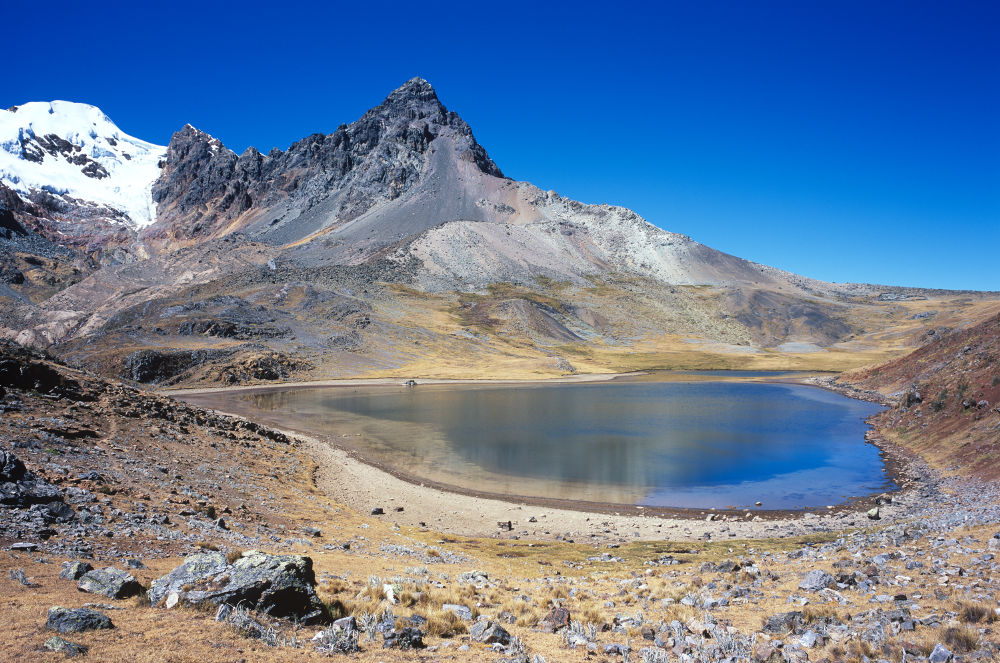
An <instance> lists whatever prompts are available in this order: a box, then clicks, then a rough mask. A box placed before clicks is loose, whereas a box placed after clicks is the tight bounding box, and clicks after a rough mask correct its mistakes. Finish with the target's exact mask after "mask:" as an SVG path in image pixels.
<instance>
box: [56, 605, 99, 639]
mask: <svg viewBox="0 0 1000 663" xmlns="http://www.w3.org/2000/svg"><path fill="white" fill-rule="evenodd" d="M114 627H115V626H114V624H112V623H111V618H110V617H108V616H107V615H105V614H104V613H101V612H97V611H96V610H88V609H87V608H63V607H62V606H55V607H52V608H49V616H48V619H47V620H46V621H45V628H47V629H49V630H50V631H58V632H59V633H80V632H82V631H97V630H100V629H108V628H114Z"/></svg>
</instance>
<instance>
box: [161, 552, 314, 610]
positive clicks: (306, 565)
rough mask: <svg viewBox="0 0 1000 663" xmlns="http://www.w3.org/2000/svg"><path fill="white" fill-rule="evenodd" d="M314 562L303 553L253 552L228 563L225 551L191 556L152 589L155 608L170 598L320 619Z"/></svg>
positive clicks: (195, 603) (193, 602) (190, 602)
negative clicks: (170, 596)
mask: <svg viewBox="0 0 1000 663" xmlns="http://www.w3.org/2000/svg"><path fill="white" fill-rule="evenodd" d="M315 586H316V574H315V573H314V572H313V568H312V560H311V559H310V558H308V557H303V556H302V555H268V554H266V553H262V552H259V551H248V552H245V553H243V555H242V556H241V557H239V558H238V559H236V560H235V561H233V563H232V564H229V563H227V562H226V557H225V555H223V554H222V553H214V552H213V553H204V554H198V555H191V556H190V557H188V558H187V559H186V560H185V561H184V563H183V564H181V565H180V566H178V567H177V568H176V569H174V570H173V571H171V572H170V573H169V574H168V575H165V576H163V577H162V578H159V579H157V580H154V581H153V583H152V586H151V587H150V590H149V599H150V602H151V603H152V604H153V605H154V606H156V605H160V604H162V603H164V602H165V601H166V600H167V598H168V596H169V595H171V594H176V595H177V597H178V598H179V599H180V600H181V601H183V602H186V603H189V604H194V605H197V604H200V603H212V604H228V605H244V606H246V607H248V608H250V609H252V610H256V611H258V612H263V613H267V614H269V615H272V616H274V617H292V618H295V619H298V620H302V621H304V622H306V623H312V622H316V621H318V620H319V619H320V618H321V617H322V615H323V605H322V603H321V602H320V600H319V597H317V596H316V590H315Z"/></svg>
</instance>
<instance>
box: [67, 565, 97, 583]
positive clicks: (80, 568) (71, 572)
mask: <svg viewBox="0 0 1000 663" xmlns="http://www.w3.org/2000/svg"><path fill="white" fill-rule="evenodd" d="M93 570H94V567H93V566H91V565H90V563H89V562H79V561H77V562H63V564H62V570H61V571H59V577H60V578H62V579H63V580H79V579H80V578H81V577H83V575H84V574H85V573H87V572H89V571H93Z"/></svg>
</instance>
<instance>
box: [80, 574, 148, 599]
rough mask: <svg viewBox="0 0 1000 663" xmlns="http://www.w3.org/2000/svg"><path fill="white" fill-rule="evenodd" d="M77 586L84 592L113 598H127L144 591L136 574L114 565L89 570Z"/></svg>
mask: <svg viewBox="0 0 1000 663" xmlns="http://www.w3.org/2000/svg"><path fill="white" fill-rule="evenodd" d="M77 587H78V588H79V589H80V591H82V592H90V593H91V594H100V595H101V596H107V597H108V598H111V599H127V598H129V597H130V596H137V595H139V594H141V593H142V585H140V584H139V581H138V580H136V579H135V576H133V575H132V574H131V573H126V572H125V571H119V570H118V569H116V568H114V567H112V566H109V567H107V568H106V569H100V570H97V569H95V570H92V571H87V572H86V573H84V574H83V575H82V576H81V577H80V582H79V583H78V584H77Z"/></svg>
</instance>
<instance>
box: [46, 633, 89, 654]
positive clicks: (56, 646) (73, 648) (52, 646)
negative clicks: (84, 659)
mask: <svg viewBox="0 0 1000 663" xmlns="http://www.w3.org/2000/svg"><path fill="white" fill-rule="evenodd" d="M42 646H43V647H45V648H46V649H48V650H49V651H54V652H58V653H60V654H66V656H82V655H84V654H86V653H87V651H88V650H89V649H90V648H89V647H87V645H81V644H79V643H77V642H71V641H69V640H66V639H65V638H60V637H59V636H58V635H54V636H52V637H51V638H49V639H48V640H46V641H45V644H44V645H42Z"/></svg>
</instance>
